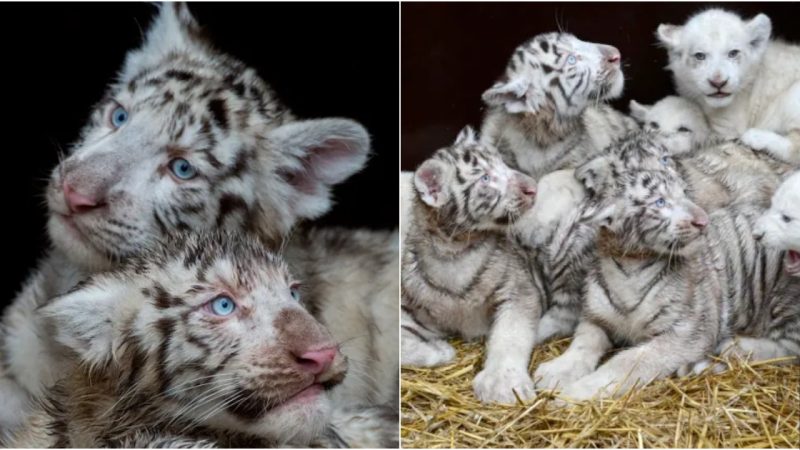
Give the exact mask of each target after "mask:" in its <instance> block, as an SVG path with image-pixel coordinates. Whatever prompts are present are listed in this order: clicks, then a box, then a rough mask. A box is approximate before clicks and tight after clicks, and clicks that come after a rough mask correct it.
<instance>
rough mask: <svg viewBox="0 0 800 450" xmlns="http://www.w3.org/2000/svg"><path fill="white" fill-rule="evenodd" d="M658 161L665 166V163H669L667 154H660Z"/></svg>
mask: <svg viewBox="0 0 800 450" xmlns="http://www.w3.org/2000/svg"><path fill="white" fill-rule="evenodd" d="M660 161H661V164H663V165H665V166H666V165H667V164H669V156H662V157H661V160H660Z"/></svg>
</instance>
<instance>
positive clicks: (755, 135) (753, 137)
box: [741, 128, 792, 159]
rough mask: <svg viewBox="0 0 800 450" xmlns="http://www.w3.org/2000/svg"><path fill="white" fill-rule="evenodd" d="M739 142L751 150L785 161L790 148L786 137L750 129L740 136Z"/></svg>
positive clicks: (767, 131)
mask: <svg viewBox="0 0 800 450" xmlns="http://www.w3.org/2000/svg"><path fill="white" fill-rule="evenodd" d="M741 141H742V143H743V144H744V145H746V146H748V147H750V148H752V149H753V150H757V151H764V152H767V153H770V154H771V155H772V156H773V157H776V158H778V159H785V158H786V154H787V153H788V152H789V151H790V149H791V148H792V142H791V141H790V140H789V139H787V138H786V137H784V136H781V135H780V134H778V133H776V132H774V131H769V130H762V129H760V128H750V129H749V130H747V131H745V132H744V134H742V137H741Z"/></svg>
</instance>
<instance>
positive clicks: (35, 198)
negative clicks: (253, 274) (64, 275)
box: [0, 3, 399, 308]
mask: <svg viewBox="0 0 800 450" xmlns="http://www.w3.org/2000/svg"><path fill="white" fill-rule="evenodd" d="M398 8H399V7H398V5H397V4H392V3H389V4H252V3H248V4H213V3H202V4H191V5H190V9H191V10H192V12H193V13H194V15H195V17H196V18H197V19H198V21H199V22H200V24H201V25H203V26H204V27H205V28H206V30H207V31H208V33H209V35H210V37H211V39H212V41H213V42H215V44H216V46H217V47H218V48H219V49H221V50H223V51H226V52H228V53H231V54H233V55H234V56H236V57H238V58H240V59H241V60H243V61H244V62H245V63H247V64H249V65H250V66H252V67H255V68H256V69H257V70H258V72H259V73H260V74H261V76H262V77H263V78H264V79H265V80H266V81H267V82H268V83H269V84H271V85H272V86H273V88H274V89H275V90H276V92H277V93H278V95H279V97H280V98H281V99H282V100H283V101H284V102H285V103H286V104H287V105H288V106H289V107H290V108H292V110H293V111H294V112H295V113H296V114H297V115H298V116H299V117H304V118H313V117H324V116H341V117H350V118H353V119H356V120H358V121H360V122H361V123H362V124H364V126H366V128H367V130H369V132H370V134H371V135H372V139H373V152H374V155H373V157H372V159H371V160H370V161H369V163H368V166H367V169H366V170H364V171H363V172H361V173H359V174H358V175H356V176H354V177H353V178H352V179H351V180H348V182H346V183H345V184H344V185H342V186H340V187H338V188H337V189H336V190H335V197H336V198H337V199H338V201H337V205H336V206H335V207H334V209H333V211H332V212H331V213H329V214H328V215H327V216H325V217H324V218H322V219H320V220H319V222H320V223H323V224H332V225H342V226H348V227H369V228H393V227H396V226H397V222H398V218H397V211H398V207H397V199H398V195H399V191H398V187H397V158H398V157H397V152H398V139H397V134H398V133H397V126H398V125H397V124H398V120H399V117H398V109H399V108H398V70H399V67H398V65H399V61H398V55H397V49H398V45H399V44H398ZM154 13H155V8H154V7H153V6H151V5H150V4H146V3H125V4H88V3H76V4H63V3H59V4H32V3H31V4H8V3H6V4H2V5H0V22H1V23H2V26H0V49H1V50H2V51H1V52H0V61H2V65H1V66H0V92H1V93H2V101H1V102H0V104H1V105H2V107H0V110H2V111H3V118H2V122H0V123H2V130H3V133H2V141H0V142H2V152H3V155H4V159H3V168H2V169H3V170H2V174H3V176H2V177H1V178H2V183H3V190H2V192H3V202H4V203H3V210H4V212H5V214H3V216H4V218H5V221H4V222H5V224H4V225H5V226H4V227H3V233H2V236H3V242H4V248H5V252H3V253H4V254H5V255H6V261H5V264H3V267H4V269H3V271H4V275H3V283H2V292H0V308H2V307H3V306H4V305H6V304H7V303H8V302H10V301H11V299H12V298H13V296H14V294H15V293H16V292H17V291H18V290H19V288H20V287H21V284H22V282H23V281H24V279H25V278H26V277H27V276H28V274H29V273H30V271H31V269H32V268H33V267H34V265H35V263H36V260H37V259H38V258H39V257H40V256H41V255H42V254H43V252H44V250H45V248H46V245H47V239H46V235H45V223H46V222H45V214H46V208H45V206H44V201H43V196H42V192H43V190H44V187H45V186H46V179H47V177H48V175H49V172H50V170H51V169H52V168H53V167H54V165H55V164H56V162H57V157H56V146H57V145H60V146H62V147H64V148H66V147H67V146H68V145H69V143H71V142H72V141H74V140H75V139H76V138H77V136H78V132H79V130H80V128H81V126H82V125H83V123H84V121H85V120H86V118H87V117H88V114H89V109H90V107H91V106H92V105H93V104H94V103H95V102H97V101H99V100H100V98H101V96H102V94H103V91H104V89H105V86H106V84H107V82H108V81H110V80H111V78H112V77H113V76H114V74H115V72H116V70H117V69H118V68H119V67H120V66H121V64H122V61H123V58H124V56H125V52H126V50H128V49H130V48H133V47H135V46H138V45H139V43H140V38H141V30H144V29H146V27H147V26H148V24H149V23H150V20H151V18H152V17H153V15H154Z"/></svg>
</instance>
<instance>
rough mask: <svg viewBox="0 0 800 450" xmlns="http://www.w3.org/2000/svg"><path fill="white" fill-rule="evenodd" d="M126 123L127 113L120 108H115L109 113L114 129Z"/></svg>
mask: <svg viewBox="0 0 800 450" xmlns="http://www.w3.org/2000/svg"><path fill="white" fill-rule="evenodd" d="M127 121H128V111H125V108H123V107H122V106H117V107H116V108H115V109H114V111H111V125H113V126H114V128H119V127H121V126H122V125H124V124H125V122H127Z"/></svg>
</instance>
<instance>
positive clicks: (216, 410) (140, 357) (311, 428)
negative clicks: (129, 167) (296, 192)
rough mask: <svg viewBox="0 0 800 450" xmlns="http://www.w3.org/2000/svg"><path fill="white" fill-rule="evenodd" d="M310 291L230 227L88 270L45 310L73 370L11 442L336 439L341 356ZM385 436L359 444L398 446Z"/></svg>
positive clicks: (188, 443)
mask: <svg viewBox="0 0 800 450" xmlns="http://www.w3.org/2000/svg"><path fill="white" fill-rule="evenodd" d="M302 291H303V288H302V287H301V286H300V284H299V283H298V282H297V281H296V280H295V279H293V278H292V276H291V275H290V274H289V273H288V271H287V269H286V265H285V264H284V263H283V261H282V260H281V259H280V258H279V257H277V256H275V255H274V254H272V253H269V252H268V251H266V250H264V249H263V247H261V246H260V245H259V244H258V243H257V241H255V240H251V239H248V238H243V237H234V236H231V235H209V236H200V237H194V238H187V239H176V240H171V241H169V242H168V243H167V244H166V245H165V246H163V247H162V248H161V249H159V250H154V251H151V252H149V253H147V254H145V255H143V256H142V257H138V258H134V259H132V260H131V261H130V262H128V263H125V264H124V265H123V266H122V267H120V268H118V269H115V270H114V271H112V272H108V273H105V274H101V275H95V276H93V277H92V278H89V279H88V280H87V281H86V282H84V283H82V284H81V285H78V286H77V287H76V288H75V289H73V290H72V291H70V292H69V293H67V294H65V295H63V296H61V297H58V298H56V299H55V300H53V301H52V302H51V303H49V304H48V305H47V306H45V307H44V308H42V309H41V310H40V312H41V314H42V315H43V316H44V317H45V318H46V319H48V320H50V323H51V325H52V330H53V333H54V338H55V339H56V340H57V341H58V342H59V343H61V344H63V345H65V346H66V347H67V348H69V349H71V350H72V351H73V352H74V356H75V357H76V358H77V359H78V360H79V362H80V363H79V365H78V366H76V367H75V368H74V369H72V370H71V371H70V373H68V374H65V376H64V377H63V379H62V380H61V381H59V382H58V383H57V384H56V385H55V386H53V387H51V388H49V389H47V390H46V393H45V395H44V397H43V398H42V399H41V400H39V401H38V407H36V408H35V410H34V412H33V414H31V416H30V417H28V418H27V420H26V422H24V423H23V425H22V426H21V427H20V428H19V429H18V430H17V431H16V432H15V433H14V435H13V437H12V438H11V439H10V440H9V441H8V442H6V443H5V444H8V445H10V446H12V447H164V446H166V447H196V446H199V447H209V446H215V447H216V446H219V447H230V446H234V447H269V446H278V445H281V446H285V445H299V446H307V445H309V444H310V443H312V441H314V442H316V443H318V444H322V445H330V442H331V441H329V440H328V439H327V438H324V437H323V432H325V430H326V429H328V430H329V431H330V433H332V436H331V434H329V435H328V436H329V437H331V438H332V439H333V441H332V442H334V443H337V442H339V441H340V439H339V437H338V436H337V435H336V432H335V429H334V428H332V427H329V423H330V417H329V415H330V410H331V404H330V401H329V393H328V391H329V389H330V388H331V387H333V386H335V385H337V384H339V383H340V382H341V381H342V380H343V379H344V377H345V374H346V371H347V361H346V359H345V358H344V356H343V355H342V354H341V353H340V352H339V343H338V342H335V341H334V340H333V338H332V337H331V335H330V333H329V332H328V330H327V329H326V328H325V327H324V326H323V325H321V324H320V323H319V322H318V321H317V320H316V319H314V318H313V317H312V316H311V314H309V312H308V311H307V310H306V309H305V308H304V306H303V299H302V298H301V292H302ZM371 416H372V419H371V421H372V422H374V423H380V422H381V421H391V420H395V421H396V417H395V418H394V419H391V418H390V417H389V416H387V414H386V413H383V414H372V415H371ZM353 417H354V418H355V420H356V421H358V422H360V423H359V424H357V426H359V427H362V428H363V427H364V424H363V421H364V418H363V417H362V416H359V415H358V414H354V415H353ZM340 419H341V417H340ZM395 423H396V422H395ZM342 425H345V426H346V425H347V424H346V423H342ZM377 428H378V427H375V429H376V430H377ZM382 428H383V429H384V430H391V427H388V426H383V427H382ZM395 429H396V428H395ZM386 434H391V433H390V432H389V431H384V432H383V433H381V432H380V431H375V432H374V435H373V436H372V437H373V438H374V440H371V441H368V442H361V443H359V444H361V445H367V446H373V447H374V446H383V445H392V444H393V443H394V442H396V436H387V435H386Z"/></svg>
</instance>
